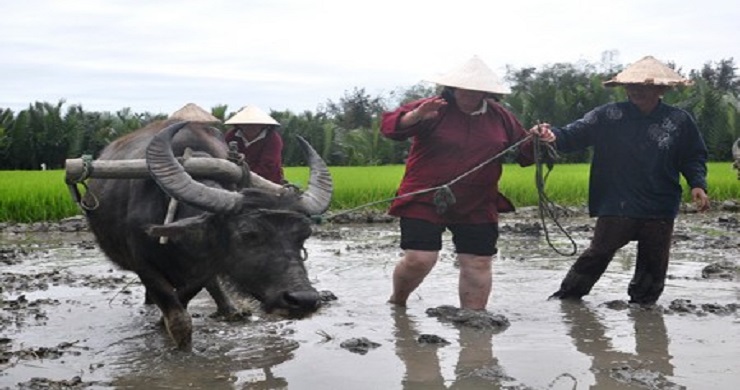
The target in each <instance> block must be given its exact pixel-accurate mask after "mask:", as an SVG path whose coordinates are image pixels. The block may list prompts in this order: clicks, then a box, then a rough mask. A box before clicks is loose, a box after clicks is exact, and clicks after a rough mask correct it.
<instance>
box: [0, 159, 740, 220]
mask: <svg viewBox="0 0 740 390" xmlns="http://www.w3.org/2000/svg"><path fill="white" fill-rule="evenodd" d="M708 169H709V175H708V178H707V181H708V184H709V195H710V197H711V198H712V200H714V201H722V200H728V199H740V180H737V173H736V172H735V171H734V170H733V169H732V164H731V163H728V162H715V163H709V164H708ZM330 170H331V173H332V176H333V178H334V183H335V192H334V198H333V200H332V205H331V210H332V211H338V210H346V209H350V208H354V207H358V206H360V205H365V204H368V203H371V202H376V201H380V200H384V199H389V198H392V197H393V195H394V194H395V191H396V188H397V187H398V183H399V182H400V181H401V178H402V177H403V171H404V167H403V166H402V165H392V166H378V167H331V168H330ZM534 175H535V169H534V167H526V168H522V167H519V166H518V165H506V166H505V167H504V176H503V177H502V179H501V186H500V187H501V192H502V193H504V194H505V195H506V196H507V197H508V198H509V199H511V200H512V201H513V202H514V204H515V205H517V206H532V205H536V204H537V191H536V188H535V184H534V177H535V176H534ZM285 176H286V178H287V179H288V180H289V181H291V182H292V183H296V184H298V185H299V186H301V187H305V183H306V181H307V179H308V169H307V168H305V167H287V168H285ZM684 186H685V183H684ZM81 190H82V189H81ZM546 192H547V194H548V196H549V197H550V199H552V200H553V201H554V202H556V203H558V204H561V205H583V204H585V202H586V198H587V196H588V164H570V165H556V166H555V168H554V169H553V171H552V173H551V174H550V176H549V178H548V181H547V187H546ZM684 200H685V201H689V197H688V192H684ZM387 207H388V202H381V203H380V204H377V205H375V206H373V208H375V209H385V208H387ZM78 214H80V212H79V209H78V208H77V205H76V204H75V203H74V202H73V201H72V197H71V196H70V193H69V190H68V188H67V186H66V185H65V183H64V171H63V170H54V171H0V221H2V222H38V221H54V220H60V219H63V218H67V217H70V216H74V215H78Z"/></svg>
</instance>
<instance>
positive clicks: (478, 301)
mask: <svg viewBox="0 0 740 390" xmlns="http://www.w3.org/2000/svg"><path fill="white" fill-rule="evenodd" d="M491 260H492V256H477V255H470V254H458V255H457V261H458V263H459V264H460V282H459V286H458V290H459V294H460V308H461V309H471V310H484V309H485V308H486V305H488V297H489V296H490V295H491V284H492V281H491Z"/></svg>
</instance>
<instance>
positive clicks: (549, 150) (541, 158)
mask: <svg viewBox="0 0 740 390" xmlns="http://www.w3.org/2000/svg"><path fill="white" fill-rule="evenodd" d="M543 149H544V150H543ZM534 156H535V175H534V177H535V186H536V187H537V208H538V210H539V215H540V221H541V222H542V230H543V231H544V232H545V240H546V241H547V245H549V246H550V248H552V249H553V250H554V251H555V252H557V253H558V254H559V255H562V256H573V255H575V254H576V253H577V252H578V245H577V244H576V242H575V240H573V237H571V236H570V234H568V232H567V231H566V230H565V228H563V226H562V225H561V224H560V221H559V220H558V215H557V210H558V209H562V207H560V206H558V205H557V204H555V202H553V201H552V200H550V198H549V197H548V196H547V193H546V192H545V184H546V183H547V178H548V176H550V172H552V168H553V166H554V163H555V160H556V159H557V157H558V156H557V152H556V151H555V149H554V148H553V147H552V145H550V144H547V143H544V142H543V141H541V140H540V139H539V138H536V139H535V140H534ZM542 165H546V166H547V173H545V174H543V168H542ZM545 214H547V215H548V216H549V217H550V219H551V220H552V221H553V223H555V226H557V227H558V229H559V230H560V232H562V233H563V234H564V235H565V237H567V238H568V240H569V241H570V244H571V246H572V247H573V250H572V251H571V252H570V253H564V252H561V251H560V250H559V249H558V248H556V247H555V245H554V244H553V243H552V240H551V239H550V232H549V231H548V230H547V223H545Z"/></svg>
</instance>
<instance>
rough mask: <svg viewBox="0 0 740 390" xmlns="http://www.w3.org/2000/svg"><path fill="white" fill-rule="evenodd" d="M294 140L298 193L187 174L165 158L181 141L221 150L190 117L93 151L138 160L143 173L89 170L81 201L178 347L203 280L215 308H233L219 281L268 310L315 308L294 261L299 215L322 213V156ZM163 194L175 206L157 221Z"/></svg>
mask: <svg viewBox="0 0 740 390" xmlns="http://www.w3.org/2000/svg"><path fill="white" fill-rule="evenodd" d="M301 141H302V144H301V145H302V146H303V147H304V150H305V151H306V155H307V157H308V163H309V166H310V168H311V173H310V178H309V185H308V188H307V189H306V191H305V192H303V193H301V192H299V191H285V192H281V193H275V192H272V191H267V190H265V189H261V188H254V187H246V188H243V189H238V190H237V188H236V185H235V184H233V183H225V182H218V181H217V180H214V179H207V178H198V179H194V178H193V177H191V175H189V174H188V173H187V172H186V171H185V169H184V168H183V166H182V165H181V164H180V162H179V161H178V160H177V158H176V157H175V156H181V155H182V154H183V153H184V152H185V150H186V149H188V148H189V149H190V150H192V153H193V155H194V156H196V155H197V156H211V157H216V158H227V157H228V146H227V145H226V143H225V142H224V139H223V136H222V135H221V133H220V132H219V131H218V130H217V129H214V128H211V127H209V126H207V125H206V124H201V123H197V122H178V121H172V120H170V121H160V122H155V123H153V124H151V125H149V126H147V127H145V128H143V129H140V130H137V131H135V132H133V133H131V134H128V135H126V136H124V137H122V138H120V139H118V140H115V141H113V142H112V143H111V144H110V145H108V146H107V147H106V148H105V149H104V150H103V152H102V153H101V155H100V157H99V158H98V160H131V159H146V164H147V167H148V171H149V173H150V177H146V178H140V179H109V178H105V179H103V178H97V179H96V178H94V176H93V178H92V179H90V180H89V183H88V191H87V193H86V194H85V196H84V198H83V202H82V204H83V206H84V207H86V208H87V209H89V210H88V211H87V212H86V215H87V218H88V221H89V224H90V228H91V230H92V232H93V233H94V235H95V237H96V239H97V242H98V244H99V246H100V248H101V249H102V250H103V252H104V253H105V254H106V255H107V256H108V257H109V258H110V260H112V261H113V262H114V263H116V264H118V265H119V266H120V267H122V268H123V269H127V270H131V271H133V272H135V273H136V274H137V275H138V276H139V278H140V279H141V282H142V283H143V285H144V286H145V288H146V294H147V297H148V298H151V300H152V301H153V302H154V303H155V304H156V305H157V306H158V307H159V309H160V310H161V311H162V314H163V316H162V318H163V320H164V325H165V327H166V328H167V331H168V332H169V334H170V336H171V337H172V339H173V341H174V342H175V344H176V345H177V347H178V348H179V349H182V350H190V349H191V348H192V323H191V319H190V315H189V314H188V312H187V305H188V302H189V301H190V300H191V299H192V298H193V297H194V296H195V295H196V294H197V293H198V292H200V291H201V290H202V289H203V288H206V289H207V290H208V292H209V293H210V294H211V296H212V297H213V298H214V300H215V301H216V304H217V306H218V310H219V311H221V312H230V311H233V310H235V308H234V306H233V305H232V302H231V301H230V300H229V297H228V296H227V295H226V294H225V293H224V291H223V290H222V289H221V284H220V282H219V280H221V279H222V280H224V281H225V282H228V284H229V285H232V286H234V288H235V289H236V290H237V291H238V292H241V293H244V294H247V295H249V296H252V297H254V298H256V299H257V300H259V301H260V302H261V304H262V306H263V308H264V309H265V310H266V311H268V312H269V311H273V310H275V309H279V310H280V311H281V312H284V313H286V314H288V315H290V316H295V317H302V316H305V315H308V314H310V313H313V312H314V311H316V310H317V308H318V305H319V303H320V299H319V294H318V292H317V291H316V290H315V289H314V288H313V287H312V286H311V284H310V282H309V280H308V277H307V274H306V269H305V267H304V264H303V262H304V260H305V249H304V242H305V241H306V239H307V238H308V237H309V236H310V235H311V222H310V220H309V218H308V217H307V215H311V214H320V213H323V212H324V211H326V209H327V208H328V206H329V202H330V200H331V193H332V182H331V176H330V175H329V171H328V168H327V167H326V165H325V164H324V162H323V160H321V158H320V157H319V156H318V154H317V153H316V152H315V151H314V150H313V148H311V147H310V145H308V143H306V142H305V141H303V140H302V139H301ZM170 198H173V199H176V200H177V201H178V202H179V206H178V207H177V209H176V213H175V215H174V219H173V220H172V222H171V223H163V221H164V220H165V215H166V214H167V210H168V205H169V203H170ZM162 237H166V242H164V243H162V242H161V241H160V239H161V238H162Z"/></svg>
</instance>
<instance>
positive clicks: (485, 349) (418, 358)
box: [392, 307, 513, 390]
mask: <svg viewBox="0 0 740 390" xmlns="http://www.w3.org/2000/svg"><path fill="white" fill-rule="evenodd" d="M392 310H393V320H394V322H395V327H396V334H395V336H396V337H395V338H396V355H398V357H399V358H400V359H401V361H402V362H403V363H404V365H405V367H406V374H405V375H404V378H403V381H402V388H403V389H404V390H417V389H418V390H422V389H423V390H435V389H458V390H462V389H499V388H501V382H502V381H507V382H510V381H513V379H512V378H509V377H507V376H506V375H504V374H503V369H502V368H501V367H500V366H499V365H498V360H497V359H496V358H495V357H494V356H493V346H492V338H493V331H492V330H491V329H477V328H472V327H468V326H460V327H458V329H459V332H460V339H459V341H460V353H459V355H458V360H457V365H456V366H455V379H454V381H453V382H452V383H451V384H450V386H449V387H446V386H445V379H444V377H443V376H442V370H441V367H440V362H439V357H438V356H437V350H438V349H439V348H441V346H440V345H437V344H427V343H420V342H418V339H419V336H421V334H419V332H418V331H417V330H416V328H415V327H414V323H413V322H412V321H411V320H410V319H409V317H408V315H407V314H406V309H405V308H402V307H394V308H393V309H392Z"/></svg>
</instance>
